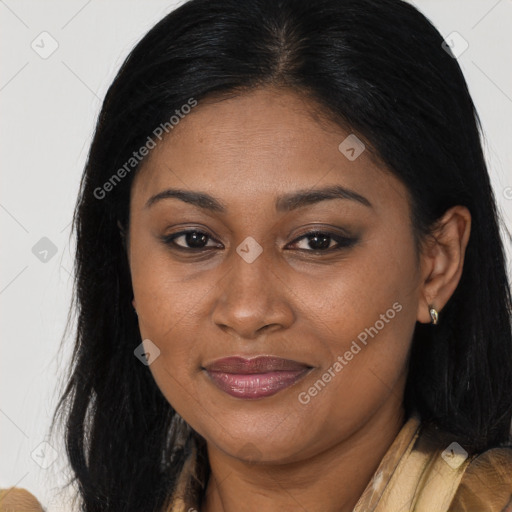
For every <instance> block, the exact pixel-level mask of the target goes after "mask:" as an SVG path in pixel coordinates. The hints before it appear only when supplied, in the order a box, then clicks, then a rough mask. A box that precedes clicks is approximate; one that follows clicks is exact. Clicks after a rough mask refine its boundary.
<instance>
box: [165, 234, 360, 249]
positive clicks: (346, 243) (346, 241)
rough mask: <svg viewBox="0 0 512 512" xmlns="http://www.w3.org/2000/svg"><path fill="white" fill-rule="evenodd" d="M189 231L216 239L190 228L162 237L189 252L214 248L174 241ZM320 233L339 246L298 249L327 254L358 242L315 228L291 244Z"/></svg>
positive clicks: (167, 242) (167, 243)
mask: <svg viewBox="0 0 512 512" xmlns="http://www.w3.org/2000/svg"><path fill="white" fill-rule="evenodd" d="M189 233H197V234H199V235H205V236H206V237H208V240H207V242H206V243H208V241H210V240H215V239H214V238H213V237H211V236H210V235H208V233H206V232H204V231H201V230H198V229H190V230H186V231H180V232H179V233H173V234H172V235H167V236H162V237H161V239H162V241H163V243H164V244H166V245H168V246H171V247H172V248H174V249H177V250H179V251H184V252H188V253H191V252H196V253H197V252H204V251H208V250H209V249H212V248H213V247H210V248H208V247H199V248H193V247H182V246H180V245H177V244H176V243H175V242H174V241H175V240H176V239H177V238H180V237H182V236H186V235H187V234H189ZM319 235H323V236H325V237H326V238H330V239H331V240H334V241H335V242H336V243H337V244H338V246H337V247H330V248H328V249H316V250H315V249H309V250H308V249H298V250H299V251H303V252H309V253H313V254H319V253H321V254H326V253H331V252H335V251H340V250H342V249H348V248H350V247H352V246H353V245H355V243H356V242H357V238H353V237H346V236H341V235H339V234H337V233H332V232H329V231H320V230H314V231H309V232H307V233H304V234H303V235H301V236H300V237H298V238H296V239H295V240H293V241H292V242H291V244H296V243H298V242H299V241H301V240H303V239H308V238H310V237H314V236H319Z"/></svg>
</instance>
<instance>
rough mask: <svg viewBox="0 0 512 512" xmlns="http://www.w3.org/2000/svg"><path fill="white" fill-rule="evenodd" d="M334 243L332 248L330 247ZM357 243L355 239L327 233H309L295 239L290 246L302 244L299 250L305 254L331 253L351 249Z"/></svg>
mask: <svg viewBox="0 0 512 512" xmlns="http://www.w3.org/2000/svg"><path fill="white" fill-rule="evenodd" d="M332 242H334V246H332V245H331V244H332ZM356 242H357V238H354V237H346V236H343V235H340V234H338V233H331V232H328V231H310V232H309V233H306V234H304V235H302V236H301V237H299V238H296V239H295V240H294V241H293V242H292V244H293V245H297V244H298V243H302V244H303V247H299V250H301V251H306V252H332V251H339V250H341V249H346V248H348V247H352V246H353V245H354V244H355V243H356Z"/></svg>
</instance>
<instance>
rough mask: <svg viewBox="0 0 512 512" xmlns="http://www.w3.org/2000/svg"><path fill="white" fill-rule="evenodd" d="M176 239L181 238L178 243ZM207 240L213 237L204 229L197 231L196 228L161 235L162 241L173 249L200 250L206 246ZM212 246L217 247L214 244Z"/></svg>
mask: <svg viewBox="0 0 512 512" xmlns="http://www.w3.org/2000/svg"><path fill="white" fill-rule="evenodd" d="M177 240H181V242H180V243H178V242H177ZM209 240H213V238H212V237H211V236H210V235H209V234H208V233H205V232H204V231H199V230H197V229H190V230H188V231H180V232H179V233H173V234H172V235H167V236H163V237H162V241H163V242H164V243H165V244H167V245H170V246H172V247H174V248H175V249H179V250H184V251H189V252H191V251H194V250H196V251H201V250H203V249H205V248H207V246H206V244H207V242H208V241H209ZM213 247H217V246H216V245H215V244H214V245H213Z"/></svg>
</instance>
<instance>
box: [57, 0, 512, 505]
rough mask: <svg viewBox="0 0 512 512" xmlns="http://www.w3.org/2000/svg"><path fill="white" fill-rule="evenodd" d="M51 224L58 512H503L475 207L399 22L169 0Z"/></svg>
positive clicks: (442, 115) (489, 306) (490, 288)
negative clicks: (65, 475)
mask: <svg viewBox="0 0 512 512" xmlns="http://www.w3.org/2000/svg"><path fill="white" fill-rule="evenodd" d="M75 213H76V215H75V228H76V234H77V256H76V293H77V295H76V298H77V305H78V312H79V322H78V331H77V338H76V345H75V351H74V358H73V365H72V369H71V373H70V379H69V383H68V386H67V388H66V390H65V393H64V394H63V396H62V398H61V401H60V403H59V406H58V408H57V411H56V416H55V418H54V420H55V419H57V417H58V416H59V414H60V415H63V419H64V421H65V425H66V428H67V434H66V442H67V450H68V455H69V460H70V463H71V467H72V469H73V471H74V475H75V482H76V483H77V485H78V488H79V492H80V496H79V497H80V501H81V506H82V510H86V511H88V512H89V511H99V510H113V511H141V510H144V511H162V510H172V511H178V510H180V511H181V510H189V511H190V510H194V509H195V510H201V511H202V512H205V511H206V512H218V511H224V512H227V511H232V510H251V511H252V510H255V511H256V510H268V511H272V510H301V509H302V510H308V511H310V512H312V511H315V510H319V511H320V510H321V511H324V512H325V511H351V510H355V511H358V512H362V511H365V512H366V511H376V512H377V511H378V512H382V511H392V512H398V511H408V510H418V511H420V510H421V511H426V510H428V511H429V512H432V511H447V510H450V511H470V510H471V511H475V510H479V511H480V510H486V511H487V510H492V511H494V510H499V511H504V510H511V509H510V507H511V503H512V501H511V500H512V477H511V474H512V450H511V448H510V426H511V418H512V399H511V397H512V333H511V323H510V320H511V297H510V288H509V284H508V282H507V274H506V268H505V258H504V250H503V244H502V241H501V239H500V232H499V223H498V216H497V213H496V205H495V200H494V197H493V193H492V189H491V185H490V182H489V176H488V172H487V169H486V164H485V161H484V157H483V154H482V148H481V142H480V138H479V121H478V116H477V114H476V112H475V108H474V105H473V102H472V100H471V98H470V95H469V93H468V89H467V86H466V83H465V80H464V77H463V75H462V72H461V70H460V68H459V66H458V64H457V61H456V59H455V58H454V57H453V55H452V54H451V53H450V52H449V49H448V48H447V47H446V45H443V39H442V37H441V35H440V34H439V32H438V31H437V30H436V29H435V28H434V27H433V26H432V25H431V24H430V23H429V21H428V20H427V19H426V18H425V17H424V16H423V15H421V14H420V13H419V12H418V11H417V10H416V9H415V8H414V7H412V6H411V5H409V4H407V3H404V2H402V1H400V0H379V1H372V0H320V1H317V2H310V1H308V0H279V1H275V0H251V1H250V2H238V1H235V0H215V1H211V0H191V1H189V2H186V3H185V4H183V5H182V6H181V7H179V8H178V9H176V10H175V11H174V12H172V13H171V14H169V15H168V16H166V17H165V18H164V19H163V20H161V21H160V22H159V23H158V24H157V25H156V26H155V27H154V28H152V29H151V30H150V32H149V33H148V34H147V35H146V36H145V37H144V38H143V39H142V40H141V41H140V42H139V43H138V44H137V46H136V47H135V48H134V49H133V51H132V52H131V54H130V55H129V57H128V58H127V59H126V61H125V63H124V64H123V66H122V67H121V69H120V71H119V73H118V75H117V77H116V78H115V80H114V82H113V84H112V86H111V87H110V89H109V91H108V93H107V96H106V98H105V101H104V104H103V108H102V111H101V114H100V116H99V121H98V125H97V129H96V133H95V136H94V140H93V143H92V146H91V150H90V154H89V158H88V162H87V165H86V169H85V172H84V176H83V180H82V184H81V192H80V196H79V199H78V203H77V208H76V212H75ZM57 413H58V414H57Z"/></svg>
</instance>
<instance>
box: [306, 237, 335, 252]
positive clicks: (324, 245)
mask: <svg viewBox="0 0 512 512" xmlns="http://www.w3.org/2000/svg"><path fill="white" fill-rule="evenodd" d="M309 238H310V247H311V242H312V241H313V243H314V244H315V243H317V242H318V240H323V242H321V243H320V244H317V247H316V249H326V248H328V247H329V245H330V240H329V239H330V236H329V235H321V234H319V235H312V236H310V237H309ZM312 249H313V247H312Z"/></svg>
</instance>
